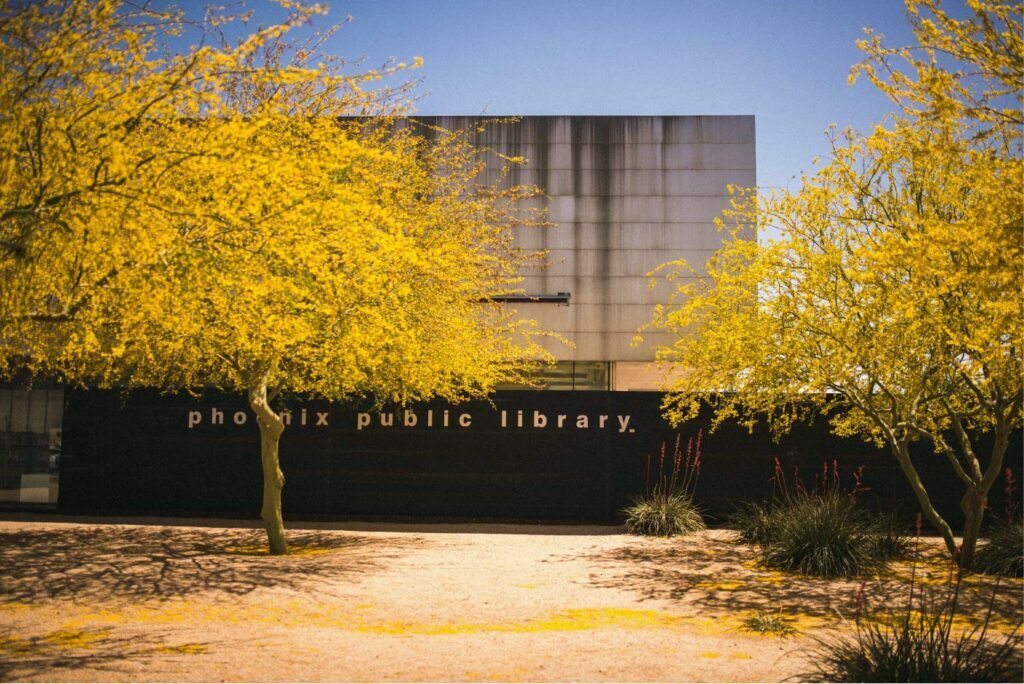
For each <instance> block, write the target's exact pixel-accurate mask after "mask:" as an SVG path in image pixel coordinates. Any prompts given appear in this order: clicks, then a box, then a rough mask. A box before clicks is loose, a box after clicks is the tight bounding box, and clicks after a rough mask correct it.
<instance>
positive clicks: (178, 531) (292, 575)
mask: <svg viewBox="0 0 1024 684" xmlns="http://www.w3.org/2000/svg"><path fill="white" fill-rule="evenodd" d="M322 527H323V528H330V529H303V530H294V529H293V530H292V531H291V532H290V541H291V544H292V546H293V551H294V553H293V554H292V555H289V556H287V557H284V558H271V557H268V556H266V555H264V554H263V535H262V532H259V531H256V530H251V529H244V528H223V527H210V526H207V527H199V526H196V527H188V526H175V527H164V526H158V525H146V526H138V525H112V524H77V523H72V524H57V523H47V522H16V521H12V522H0V679H4V680H79V681H81V680H163V681H167V680H204V681H211V680H212V681H219V680H229V681H230V680H261V681H294V680H304V681H308V680H342V681H369V680H373V681H379V680H405V681H408V680H430V681H437V680H440V681H448V680H456V681H459V680H475V681H479V680H483V681H488V680H493V681H508V680H531V681H578V680H587V681H627V680H628V681H655V680H661V681H693V680H712V681H736V680H767V681H778V680H782V679H785V678H788V677H793V676H798V675H799V674H800V673H801V672H806V671H807V670H808V669H809V667H810V666H811V663H810V662H809V656H808V655H807V653H808V648H809V647H810V645H811V641H812V638H813V637H815V636H821V635H823V634H826V633H827V631H828V630H831V629H848V628H849V622H848V621H844V620H843V619H842V616H847V617H850V616H852V611H853V609H854V604H855V597H856V593H857V591H858V589H859V586H860V584H861V581H864V582H867V585H866V587H867V593H868V595H869V596H874V597H877V598H876V600H878V601H884V598H882V597H884V596H885V595H891V594H892V593H893V592H894V591H899V590H900V589H901V587H900V586H899V585H901V583H902V579H905V578H904V577H903V575H905V572H906V568H898V569H897V570H896V571H895V572H894V574H893V576H891V577H888V578H862V579H861V580H859V581H855V582H832V581H823V580H809V579H803V578H801V579H797V578H793V577H791V576H787V575H781V574H779V573H772V572H766V571H763V570H760V569H758V568H757V566H756V564H755V563H754V554H753V552H752V550H750V549H747V548H745V547H741V546H737V545H735V544H733V543H732V542H731V535H730V533H728V532H724V531H713V532H707V533H702V534H699V535H693V536H691V537H688V538H685V539H673V540H664V539H654V540H651V539H642V538H636V537H630V536H626V535H623V534H619V533H617V530H615V529H614V528H576V527H554V528H545V527H515V526H497V525H473V526H460V527H454V526H444V525H433V526H419V527H408V526H407V527H401V526H388V525H363V526H360V527H359V528H358V529H356V528H355V526H345V525H331V526H327V525H325V526H322ZM936 551H937V547H936V546H935V544H934V542H928V553H930V554H934V553H935V552H936ZM923 572H924V575H923V576H924V577H925V581H926V582H931V583H933V584H940V583H941V582H942V580H943V573H944V568H943V566H942V564H941V561H937V560H936V561H933V562H932V563H931V564H930V565H928V566H927V568H925V569H924V570H923ZM973 582H974V583H973V584H972V585H971V586H972V587H973V590H974V591H973V594H976V595H977V596H974V597H973V598H971V599H970V600H971V601H977V602H978V603H977V606H976V609H975V611H974V612H975V613H977V614H978V615H980V614H981V605H982V603H981V601H982V598H981V595H982V594H983V593H984V592H985V590H986V587H987V586H988V584H986V583H987V582H988V580H976V581H973ZM1004 589H1005V590H1006V591H1005V592H1004V593H1005V595H1006V598H1005V599H1004V602H1003V603H1002V604H1001V606H1002V608H1001V610H1002V613H1003V614H1004V615H1006V616H1007V621H1012V620H1013V619H1019V610H1020V608H1019V599H1020V583H1019V582H1017V583H1015V584H1013V585H1006V586H1005V587H1004ZM973 594H972V596H973ZM985 595H986V596H987V594H985ZM758 611H770V612H772V613H778V614H781V615H783V616H785V617H786V618H787V619H788V620H789V622H790V624H791V625H792V626H793V627H795V628H796V629H797V630H799V632H798V635H797V636H795V637H791V638H785V639H783V638H779V637H774V636H763V635H759V634H754V633H751V632H749V631H746V630H745V629H744V626H743V620H744V619H745V618H747V617H749V616H751V615H753V614H755V613H756V612H758ZM965 619H966V620H968V621H969V620H970V618H969V617H968V618H965Z"/></svg>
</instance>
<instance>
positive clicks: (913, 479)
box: [890, 441, 959, 558]
mask: <svg viewBox="0 0 1024 684" xmlns="http://www.w3.org/2000/svg"><path fill="white" fill-rule="evenodd" d="M890 446H891V447H892V451H893V455H894V456H895V457H896V461H897V462H898V463H899V464H900V468H902V469H903V474H904V475H906V476H907V482H909V483H910V488H911V489H912V490H914V496H916V497H917V503H918V504H919V505H920V506H921V511H922V512H923V513H924V517H925V518H927V519H928V522H930V523H931V524H932V525H934V526H935V528H936V529H937V530H938V531H939V534H941V535H942V539H943V541H945V542H946V548H947V549H949V555H950V556H952V557H953V558H957V556H958V555H959V549H957V546H956V539H954V537H953V530H952V529H950V527H949V523H947V522H946V521H945V520H944V519H943V518H942V516H941V515H940V514H939V512H938V511H937V510H935V506H933V505H932V500H931V498H930V497H929V496H928V492H927V491H926V490H925V488H924V482H922V481H921V476H920V475H918V473H917V468H915V467H914V464H913V462H911V460H910V449H909V447H908V446H907V442H906V441H899V442H896V443H891V444H890Z"/></svg>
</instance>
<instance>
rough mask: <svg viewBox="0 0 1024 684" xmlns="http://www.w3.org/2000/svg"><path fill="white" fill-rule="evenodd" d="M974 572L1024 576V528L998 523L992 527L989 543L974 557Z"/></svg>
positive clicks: (1018, 524) (1016, 522)
mask: <svg viewBox="0 0 1024 684" xmlns="http://www.w3.org/2000/svg"><path fill="white" fill-rule="evenodd" d="M972 569H973V570H975V571H977V572H984V573H988V574H992V575H1011V576H1013V577H1021V576H1024V526H1022V525H1021V522H1020V520H1017V521H1015V522H1010V523H1006V522H1002V521H998V522H996V523H995V524H993V526H992V530H991V531H990V533H989V539H988V542H987V543H986V544H985V545H984V546H982V547H981V548H980V549H978V550H977V551H976V552H975V555H974V567H973V568H972Z"/></svg>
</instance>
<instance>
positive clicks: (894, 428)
mask: <svg viewBox="0 0 1024 684" xmlns="http://www.w3.org/2000/svg"><path fill="white" fill-rule="evenodd" d="M971 6H972V8H973V10H974V12H975V14H974V16H973V17H972V18H970V19H966V20H954V19H951V18H949V17H948V16H947V15H946V14H944V13H943V12H942V11H941V8H940V7H939V6H938V4H937V3H935V2H930V1H924V2H917V1H914V0H911V2H909V3H908V8H909V14H910V17H911V19H912V23H913V25H914V29H915V34H916V36H917V38H918V40H919V41H920V45H919V46H917V47H916V48H913V49H904V50H889V49H886V48H885V47H884V46H883V45H882V43H881V41H879V40H877V39H876V38H874V37H873V36H872V37H871V39H870V40H868V41H866V42H865V43H864V44H863V45H862V47H864V49H866V50H867V53H868V60H867V61H866V62H865V64H863V65H860V66H859V67H857V68H856V70H855V73H858V72H866V73H867V74H868V75H869V76H870V77H871V78H872V80H873V81H874V82H876V83H877V84H878V85H879V86H880V87H882V88H883V90H884V91H885V92H887V93H889V94H890V95H891V96H892V97H893V100H894V102H896V103H897V104H898V105H899V107H900V113H899V115H898V116H896V117H894V118H893V119H892V120H890V121H889V122H888V123H887V124H886V125H880V126H878V127H876V128H875V130H874V131H873V132H872V133H871V134H870V135H867V136H861V135H857V134H856V133H853V132H846V133H842V134H833V135H832V155H831V159H830V160H829V161H828V162H827V163H826V164H825V165H824V166H823V167H822V168H821V169H820V170H819V171H818V172H817V173H815V174H814V175H812V176H805V177H804V178H803V179H802V182H801V185H800V187H799V188H798V189H797V190H795V191H792V192H783V193H773V194H768V195H758V194H757V193H755V192H754V191H737V192H736V194H735V196H734V200H733V206H732V209H731V210H729V211H727V212H726V216H725V220H726V222H734V223H735V227H734V228H732V230H733V237H732V238H731V239H728V240H727V241H726V243H725V245H724V246H723V248H722V249H721V250H720V251H719V252H718V253H717V254H716V255H715V256H714V258H713V259H712V260H711V261H710V263H709V264H708V267H707V271H708V273H707V277H706V278H703V279H699V280H698V281H696V282H693V281H688V282H687V284H684V285H681V286H679V287H678V288H677V291H676V293H675V295H674V297H673V299H672V301H670V302H669V303H668V304H667V305H666V306H663V307H659V309H658V312H657V315H656V318H655V320H654V322H653V323H652V325H653V326H656V327H662V328H667V329H670V330H674V331H678V332H679V333H680V337H679V339H678V341H677V342H676V343H675V344H674V345H673V346H672V347H670V348H666V349H662V350H661V352H660V356H661V359H662V360H663V361H666V362H668V363H670V364H671V365H673V366H675V367H676V368H677V369H679V370H682V371H685V372H683V373H681V374H680V376H679V379H678V380H677V381H676V382H675V383H674V384H673V385H672V387H671V388H670V389H671V393H670V394H669V395H668V396H667V398H666V402H665V409H666V411H667V414H668V416H669V417H670V418H671V419H672V420H674V421H680V420H683V419H686V418H688V417H691V416H693V415H695V413H696V411H697V410H698V408H699V405H700V403H701V402H702V401H705V400H708V401H711V402H712V403H713V404H714V405H715V407H716V417H717V420H718V421H721V420H724V419H726V418H729V417H732V418H739V419H740V420H742V421H744V422H746V423H747V424H752V423H753V422H754V421H756V420H758V419H761V418H767V420H768V421H769V423H770V424H771V425H772V427H773V428H774V429H775V431H776V432H777V433H780V432H784V431H786V430H787V429H788V428H789V427H790V426H791V425H792V423H793V422H794V421H796V420H801V419H804V418H807V417H809V416H810V415H811V414H813V413H825V414H829V415H831V416H832V422H833V425H834V429H835V431H836V432H837V433H838V434H842V435H861V436H864V437H866V438H868V439H871V440H873V441H874V442H876V443H877V444H879V445H880V446H886V447H888V449H889V450H890V451H891V453H892V454H893V456H894V457H895V459H896V460H897V462H898V463H899V465H900V467H901V469H902V470H903V472H904V473H905V475H906V477H907V480H908V481H909V483H910V485H911V487H912V489H913V491H914V493H915V495H916V497H917V500H918V503H919V504H920V506H921V509H922V511H923V512H924V514H925V515H926V516H927V518H928V520H929V521H930V522H931V523H932V524H933V525H934V526H935V527H936V529H938V530H939V532H940V533H941V534H942V536H943V538H944V539H945V541H946V545H947V547H948V548H949V550H950V552H951V554H952V555H953V556H954V557H956V558H957V559H958V561H959V562H960V563H961V564H963V565H965V566H969V565H970V564H971V562H972V560H973V555H974V549H975V546H976V542H977V539H978V535H979V531H980V526H981V523H982V519H983V515H984V511H985V508H986V503H987V497H988V493H989V491H990V489H991V487H992V485H993V483H994V482H995V480H996V479H997V477H998V476H999V474H1000V472H1001V469H1002V465H1003V459H1004V456H1005V453H1006V449H1007V444H1008V440H1009V437H1010V434H1011V432H1012V431H1013V430H1015V429H1019V427H1020V425H1021V401H1022V378H1024V366H1022V354H1024V348H1022V342H1024V311H1022V299H1021V292H1022V286H1024V276H1022V270H1021V264H1022V263H1024V262H1022V257H1024V249H1022V229H1024V226H1022V217H1024V191H1022V188H1021V184H1020V180H1021V178H1022V177H1024V164H1022V161H1021V154H1020V135H1021V128H1020V102H1021V99H1020V98H1021V91H1020V87H1021V83H1022V82H1024V79H1022V74H1021V70H1022V68H1024V51H1022V49H1021V38H1020V36H1021V25H1020V5H1019V4H1018V5H1017V6H1016V7H1015V8H1011V7H1008V6H1005V5H996V4H988V3H981V2H973V3H971ZM940 52H941V53H942V54H943V55H944V57H943V59H948V58H949V56H950V55H952V56H955V57H957V58H958V59H959V60H961V64H960V67H959V68H958V69H949V68H940V66H939V61H938V60H939V57H938V54H939V53H940ZM894 60H897V61H894ZM900 65H902V67H903V69H902V70H900V69H899V68H898V67H899V66H900ZM752 223H756V224H757V225H759V226H761V227H770V228H771V229H773V232H777V235H778V237H777V238H775V239H771V240H768V241H764V242H761V243H757V242H754V241H750V240H744V239H740V233H739V231H740V229H741V228H742V226H744V225H750V224H752ZM675 266H676V267H677V268H676V269H674V273H675V274H678V273H680V272H685V271H686V270H687V269H688V267H687V266H686V265H685V264H675ZM670 277H672V276H670ZM709 391H713V392H714V394H709ZM983 433H989V434H991V436H992V447H991V450H990V451H988V453H984V454H983V453H979V451H978V450H977V449H976V443H977V438H978V436H979V435H981V434H983ZM916 440H927V441H928V442H930V443H931V444H932V445H933V446H934V448H935V451H936V454H937V456H936V457H937V458H944V459H946V460H947V461H948V464H949V466H950V467H951V468H952V470H953V471H954V472H955V473H956V475H957V477H958V478H959V479H960V480H961V481H962V483H963V485H964V495H963V498H962V500H961V508H962V510H963V513H964V516H965V527H964V530H963V541H962V543H961V544H960V545H957V543H956V540H955V538H954V533H953V530H952V528H951V527H950V525H949V524H948V522H947V521H946V520H944V519H943V518H942V516H941V515H940V514H939V512H938V511H937V510H936V509H935V507H934V506H933V505H932V503H931V500H930V498H929V495H928V492H927V491H926V489H925V487H924V485H923V483H922V481H921V478H920V476H919V474H918V472H917V470H916V468H915V465H914V463H913V462H912V461H911V458H910V453H909V445H910V443H911V442H914V441H916Z"/></svg>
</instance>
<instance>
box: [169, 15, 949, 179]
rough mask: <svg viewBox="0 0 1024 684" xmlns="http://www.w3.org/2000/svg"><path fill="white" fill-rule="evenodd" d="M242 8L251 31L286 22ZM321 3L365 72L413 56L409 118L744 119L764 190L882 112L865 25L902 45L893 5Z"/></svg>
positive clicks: (337, 41)
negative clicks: (753, 125)
mask: <svg viewBox="0 0 1024 684" xmlns="http://www.w3.org/2000/svg"><path fill="white" fill-rule="evenodd" d="M185 4H186V5H188V4H189V3H185ZM204 4H205V3H204ZM947 4H950V3H948V2H947ZM179 6H181V5H179ZM249 6H250V7H252V8H254V9H255V10H256V12H257V13H256V18H255V20H254V22H255V23H270V21H273V20H275V19H279V18H280V17H282V16H283V13H282V12H280V11H279V10H278V11H269V10H268V5H266V4H262V5H261V4H259V3H258V2H250V3H249ZM330 7H331V11H330V14H329V15H328V16H327V17H326V18H323V17H321V18H319V19H318V21H317V25H323V26H326V25H327V24H328V23H330V22H332V21H338V20H343V19H344V18H345V17H346V15H351V16H352V22H351V23H350V24H349V25H347V26H346V27H345V28H343V29H342V30H341V31H340V32H339V33H338V34H337V35H336V36H335V38H334V39H333V43H332V44H331V52H333V53H335V54H338V55H341V56H344V57H346V58H358V57H365V59H366V62H365V65H366V66H367V67H370V66H376V65H379V64H380V63H382V62H383V61H384V60H386V59H387V58H389V57H394V58H396V59H397V60H398V61H411V60H412V58H413V57H414V56H421V57H423V59H424V62H425V63H424V66H423V68H422V69H420V70H419V71H418V72H417V75H418V76H420V77H422V79H423V83H422V87H421V88H420V91H419V92H420V93H421V94H422V95H423V97H422V99H421V100H420V101H419V103H418V107H417V112H418V113H420V114H423V115H434V114H480V113H484V112H486V113H488V114H753V115H754V116H755V117H756V119H757V166H758V170H757V172H758V183H759V185H761V186H786V185H787V184H789V185H791V186H792V185H795V183H794V182H793V180H792V179H793V177H794V176H798V174H799V173H800V172H801V171H802V170H810V169H811V168H812V167H811V160H812V158H813V157H814V156H815V155H824V154H825V153H826V152H827V149H828V146H827V142H826V140H825V137H824V135H823V131H824V130H825V128H826V127H827V126H828V125H829V124H830V123H837V124H839V125H840V126H846V125H852V126H854V127H858V128H861V129H866V128H867V127H869V126H870V125H872V124H873V123H874V122H877V121H878V120H879V119H881V118H882V117H883V116H884V114H885V113H886V112H887V111H889V103H888V101H887V100H885V98H883V97H882V96H881V95H880V94H879V93H878V92H877V91H876V90H875V89H874V88H873V87H872V86H871V85H870V84H869V83H867V82H866V81H859V82H858V83H857V84H856V85H854V86H848V85H847V75H848V74H849V70H850V66H851V65H853V64H854V63H856V62H858V61H859V60H860V58H861V53H860V52H859V51H858V50H857V49H856V46H855V44H854V43H855V41H856V40H857V39H858V38H859V37H861V36H862V35H863V28H864V27H865V26H872V27H873V28H875V30H876V31H879V32H881V33H883V34H885V36H886V38H887V39H888V41H889V42H890V43H892V44H908V43H910V42H911V33H910V30H909V27H908V25H907V22H906V20H905V17H904V9H903V4H902V2H901V1H900V0H859V1H858V0H819V1H812V0H801V1H797V0H761V1H755V0H719V1H713V0H636V1H628V0H617V1H613V0H586V1H584V0H517V1H515V2H512V1H505V2H498V1H494V0H473V1H465V0H444V1H442V0H420V1H412V0H355V1H350V2H341V1H340V0H334V1H333V2H330Z"/></svg>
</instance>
